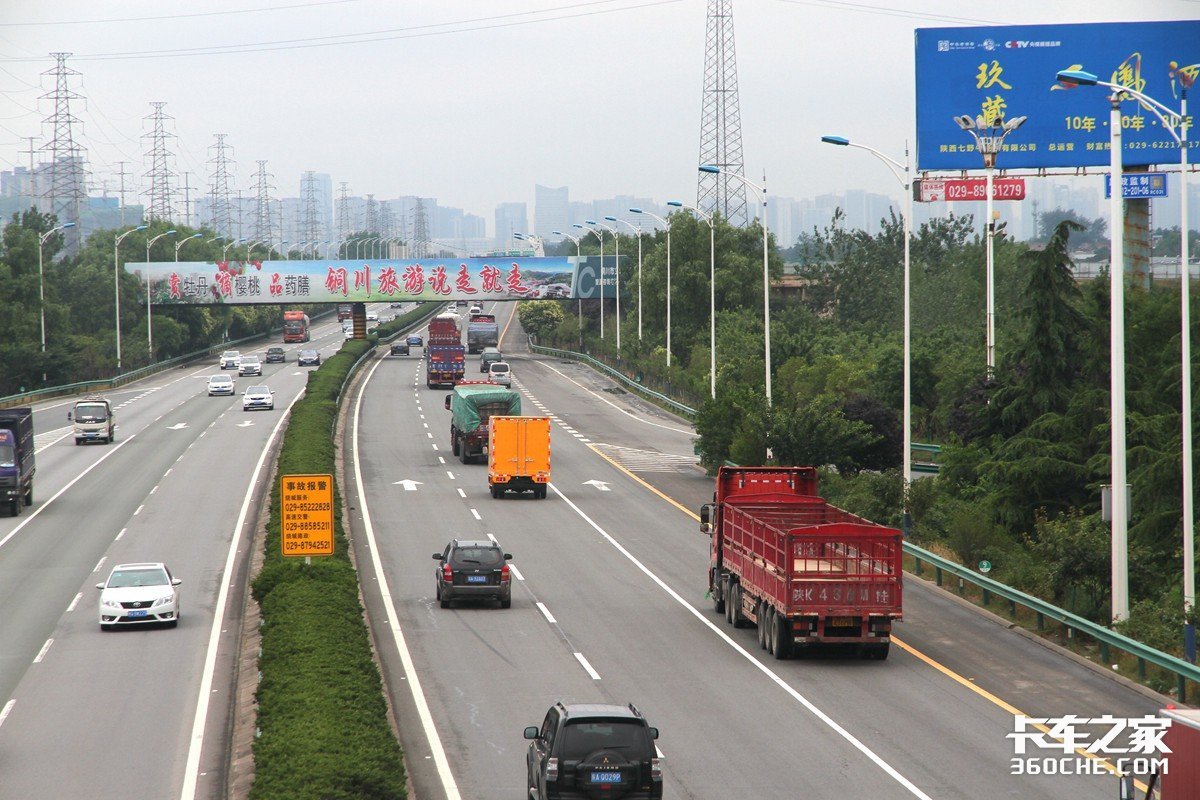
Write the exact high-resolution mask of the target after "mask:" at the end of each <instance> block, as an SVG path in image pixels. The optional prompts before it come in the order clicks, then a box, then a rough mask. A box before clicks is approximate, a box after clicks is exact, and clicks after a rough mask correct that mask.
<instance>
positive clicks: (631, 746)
mask: <svg viewBox="0 0 1200 800" xmlns="http://www.w3.org/2000/svg"><path fill="white" fill-rule="evenodd" d="M562 736H563V743H562V751H561V753H562V755H561V757H562V758H564V759H570V760H576V759H583V758H587V757H588V756H589V755H591V754H592V753H594V752H596V751H597V750H616V751H618V752H621V753H625V754H633V755H635V756H636V754H637V753H638V752H640V751H644V750H646V749H648V743H649V739H648V738H647V733H646V726H645V725H643V724H641V723H640V722H637V721H634V720H594V719H593V720H580V721H579V722H568V723H567V726H566V728H565V729H564V730H563V734H562Z"/></svg>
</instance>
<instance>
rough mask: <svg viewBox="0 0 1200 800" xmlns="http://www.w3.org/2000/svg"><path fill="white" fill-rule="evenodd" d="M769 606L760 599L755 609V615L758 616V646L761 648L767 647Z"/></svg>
mask: <svg viewBox="0 0 1200 800" xmlns="http://www.w3.org/2000/svg"><path fill="white" fill-rule="evenodd" d="M767 608H769V606H765V605H763V603H762V601H759V604H758V608H757V609H755V612H754V616H756V617H758V646H759V649H761V650H766V649H767Z"/></svg>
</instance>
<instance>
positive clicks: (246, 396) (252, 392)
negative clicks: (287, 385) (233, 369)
mask: <svg viewBox="0 0 1200 800" xmlns="http://www.w3.org/2000/svg"><path fill="white" fill-rule="evenodd" d="M256 408H265V409H267V410H268V411H272V410H274V408H275V395H274V393H272V392H271V390H270V389H269V388H268V387H266V386H251V387H250V388H249V389H247V390H246V391H244V392H242V411H253V410H254V409H256Z"/></svg>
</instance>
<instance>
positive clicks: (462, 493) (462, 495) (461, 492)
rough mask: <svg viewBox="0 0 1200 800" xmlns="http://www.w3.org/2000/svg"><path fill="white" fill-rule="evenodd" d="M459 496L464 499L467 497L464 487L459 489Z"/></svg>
mask: <svg viewBox="0 0 1200 800" xmlns="http://www.w3.org/2000/svg"><path fill="white" fill-rule="evenodd" d="M458 496H459V497H461V498H462V499H463V500H466V499H467V493H466V492H464V491H463V490H462V489H459V490H458Z"/></svg>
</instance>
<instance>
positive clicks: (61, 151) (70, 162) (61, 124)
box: [29, 53, 87, 255]
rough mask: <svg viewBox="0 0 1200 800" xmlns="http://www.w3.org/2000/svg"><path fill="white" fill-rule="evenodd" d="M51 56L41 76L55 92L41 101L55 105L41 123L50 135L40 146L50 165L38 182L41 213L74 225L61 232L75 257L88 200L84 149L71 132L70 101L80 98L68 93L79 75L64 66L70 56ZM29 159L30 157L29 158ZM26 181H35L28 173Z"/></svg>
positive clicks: (66, 245) (67, 249) (47, 94)
mask: <svg viewBox="0 0 1200 800" xmlns="http://www.w3.org/2000/svg"><path fill="white" fill-rule="evenodd" d="M50 55H52V56H54V60H55V62H56V63H55V65H54V69H51V70H47V71H46V72H43V73H42V74H43V75H52V76H54V91H53V92H47V93H46V94H43V95H42V96H41V99H48V100H53V101H54V113H53V114H51V115H50V116H49V117H46V119H45V120H44V122H45V123H46V124H48V125H49V126H50V129H51V131H52V133H51V138H50V141H49V142H47V143H46V144H44V145H42V147H41V148H40V149H41V150H43V151H45V152H47V153H49V156H50V163H49V164H48V165H47V166H45V167H43V169H44V170H45V171H46V173H47V175H46V178H44V179H42V180H40V181H39V183H41V184H42V187H43V188H42V203H41V204H40V206H41V209H42V211H43V212H48V213H50V214H53V215H54V216H55V217H57V218H58V224H60V225H61V224H63V223H66V222H73V223H75V227H73V228H68V229H67V230H66V231H64V232H63V235H64V243H65V249H66V252H67V253H69V254H72V255H74V254H75V253H78V252H79V245H80V242H81V241H82V231H81V230H80V227H81V226H80V214H81V212H82V210H83V203H84V201H85V200H86V199H87V169H86V168H85V167H84V161H83V152H84V151H83V148H82V147H80V146H79V145H78V144H76V143H75V137H74V134H73V132H72V130H71V126H72V124H73V123H77V122H79V120H78V119H77V118H76V117H73V116H71V101H72V100H79V99H82V96H81V95H78V94H76V93H75V92H73V91H71V86H70V78H71V77H73V76H75V75H79V74H80V73H79V72H77V71H75V70H73V69H71V68H69V67H68V66H67V58H68V57H69V56H70V55H71V54H70V53H51V54H50ZM31 158H32V156H31ZM29 180H30V182H31V185H32V182H33V180H34V175H33V173H32V172H31V173H30V175H29Z"/></svg>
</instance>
